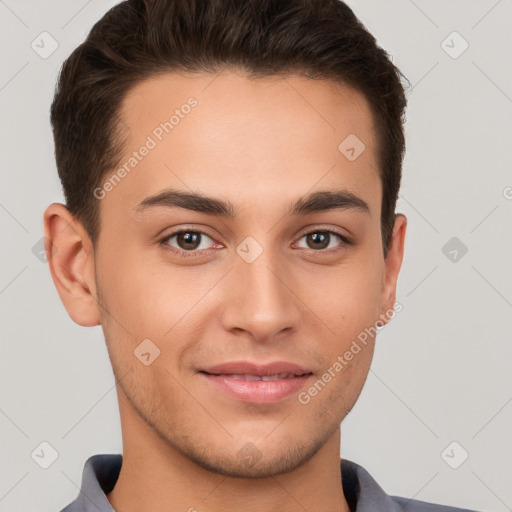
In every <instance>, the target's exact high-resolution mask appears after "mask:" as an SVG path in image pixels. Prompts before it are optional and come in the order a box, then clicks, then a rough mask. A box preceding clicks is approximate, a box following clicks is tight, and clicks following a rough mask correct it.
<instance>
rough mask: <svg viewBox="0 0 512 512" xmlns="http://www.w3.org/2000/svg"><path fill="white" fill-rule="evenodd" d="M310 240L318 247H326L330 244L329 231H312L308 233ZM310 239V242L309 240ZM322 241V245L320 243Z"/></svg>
mask: <svg viewBox="0 0 512 512" xmlns="http://www.w3.org/2000/svg"><path fill="white" fill-rule="evenodd" d="M308 237H309V240H311V241H313V245H315V244H317V245H316V248H320V249H325V248H326V247H327V246H328V245H329V233H324V232H318V233H311V234H309V235H308ZM309 240H308V242H309ZM318 243H320V247H319V245H318Z"/></svg>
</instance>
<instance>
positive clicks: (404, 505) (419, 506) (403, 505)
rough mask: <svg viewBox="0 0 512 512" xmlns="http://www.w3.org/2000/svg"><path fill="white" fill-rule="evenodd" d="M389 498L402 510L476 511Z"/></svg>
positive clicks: (423, 511) (396, 497)
mask: <svg viewBox="0 0 512 512" xmlns="http://www.w3.org/2000/svg"><path fill="white" fill-rule="evenodd" d="M390 498H391V500H393V502H394V503H395V504H396V505H398V506H399V507H400V510H401V511H402V512H478V511H476V510H473V509H469V508H457V507H449V506H447V505H438V504H437V503H430V502H426V501H420V500H413V499H410V498H401V497H399V496H390Z"/></svg>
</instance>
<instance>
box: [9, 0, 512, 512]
mask: <svg viewBox="0 0 512 512" xmlns="http://www.w3.org/2000/svg"><path fill="white" fill-rule="evenodd" d="M114 3H116V2H111V1H109V2H104V1H99V0H89V1H84V0H72V1H70V0H67V1H63V0H60V1H57V0H52V1H45V2H40V1H36V0H32V1H29V0H24V1H17V2H15V1H14V0H0V16H1V30H0V38H1V52H2V54H1V59H2V65H1V70H2V75H1V79H0V102H1V109H2V124H1V128H0V129H1V134H0V135H1V137H0V140H1V145H2V146H1V156H2V171H1V172H2V181H3V186H2V189H1V195H0V223H1V229H2V245H1V248H2V260H1V261H2V264H1V266H0V301H1V315H2V344H1V354H0V365H1V367H0V378H1V381H0V392H1V396H0V429H1V436H0V461H1V462H0V463H1V470H0V471H1V472H0V510H1V511H20V512H22V511H33V510H40V511H48V512H50V511H57V510H60V508H62V507H63V506H64V505H66V504H67V503H69V502H70V501H71V500H72V499H74V498H75V496H76V494H77V492H78V486H79V485H80V478H81V473H82V468H83V463H84V462H85V460H86V459H87V458H88V457H89V456H90V455H92V454H94V453H120V452H121V437H120V435H121V433H120V422H119V414H118V409H117V401H116V395H115V390H114V378H113V375H112V371H111V368H110V363H109V361H108V356H107V352H106V349H105V346H104V341H103V336H102V332H101V329H100V327H94V328H83V327H80V326H78V325H76V324H74V323H73V322H72V320H71V319H70V318H69V317H68V315H67V313H66V311H65V310H64V308H63V306H62V304H61V302H60V299H59V297H58V295H57V292H56V290H55V288H54V285H53V282H52V280H51V277H50V273H49V270H48V268H47V264H46V263H45V262H44V261H41V260H40V258H39V257H38V248H40V245H39V246H38V244H40V243H41V242H40V240H41V238H42V235H43V231H42V215H43V211H44V209H45V207H46V206H47V205H48V204H49V203H51V202H55V201H58V202H62V201H63V196H62V193H61V190H60V183H59V181H58V177H57V172H56V167H55V163H54V159H53V140H52V135H51V131H50V125H49V113H48V111H49V106H50V103H51V100H52V95H53V88H54V84H55V81H56V77H57V73H58V69H59V68H60V65H61V64H62V62H63V60H64V59H65V58H66V57H67V56H68V54H69V53H70V52H71V51H72V49H73V48H75V47H76V46H77V45H78V44H79V43H80V42H81V41H82V40H83V38H84V37H85V36H86V33H87V32H88V30H89V29H90V27H91V26H92V24H93V23H94V22H95V21H97V20H98V19H99V18H100V17H101V16H102V15H103V13H104V12H105V11H106V10H107V9H108V8H109V7H110V6H112V5H114ZM349 4H350V5H351V6H352V7H353V9H354V10H355V12H356V14H357V15H358V16H359V17H360V18H361V19H362V20H363V22H364V23H365V24H366V26H367V27H368V28H369V29H370V31H371V32H372V33H374V34H375V36H376V37H377V39H378V41H379V43H380V44H381V45H382V46H383V47H384V48H385V49H386V50H388V51H389V52H390V53H391V55H392V56H393V59H394V62H395V63H396V64H397V65H398V66H399V67H400V68H401V69H402V71H403V72H404V74H405V75H406V76H407V78H408V79H409V80H410V81H411V83H412V85H413V87H412V89H411V90H409V92H408V97H409V108H408V112H407V125H406V129H407V143H408V149H407V157H406V160H405V167H404V183H403V188H402V192H401V198H400V201H399V204H398V211H401V212H403V213H405V214H406V215H407V216H408V219H409V229H408V237H407V242H406V254H405V261H404V265H403V270H402V273H401V277H400V280H399V286H398V296H397V299H398V301H399V302H400V303H401V304H402V305H403V311H401V312H400V313H399V314H398V315H397V316H396V318H395V319H394V320H393V321H392V322H391V323H390V324H389V325H388V326H386V327H385V328H384V329H383V330H382V332H381V333H380V335H379V338H378V341H377V347H376V353H375V358H374V362H373V366H372V370H371V372H370V375H369V377H368V380H367V382H366V385H365V388H364V389H363V393H362V395H361V397H360V400H359V402H358V403H357V405H356V406H355V408H354V409H353V411H352V413H351V414H350V415H349V416H348V417H347V419H346V420H345V422H344V423H343V427H342V456H343V457H346V458H348V459H351V460H354V461H356V462H358V463H359V464H362V465H363V466H364V467H366V468H367V469H368V470H369V471H370V473H371V474H372V475H373V476H374V477H375V478H376V480H377V481H378V482H379V484H380V485H381V486H382V487H383V488H384V490H385V491H386V492H388V493H389V494H394V495H401V496H406V497H411V498H412V497H415V498H416V499H421V500H425V501H433V502H437V503H443V504H446V505H456V506H460V507H468V508H472V509H477V510H482V511H483V510H487V511H493V512H502V511H505V510H511V507H512V486H511V485H510V482H511V481H512V439H511V434H510V433H511V431H512V429H511V426H512V403H511V402H512V382H511V377H510V375H511V371H510V366H511V361H512V344H511V343H510V341H511V331H512V329H511V322H510V319H511V313H512V271H511V262H512V236H511V235H512V233H511V230H510V225H511V223H510V220H511V218H512V173H511V168H512V166H511V164H512V152H511V151H510V146H511V143H512V122H511V120H512V72H511V66H510V57H511V49H512V2H511V1H510V0H500V1H496V0H475V1H472V2H469V1H462V0H460V1H447V0H435V1H426V0H422V1H420V0H415V1H412V0H393V1H386V2H383V1H382V0H380V1H378V0H364V1H358V2H356V1H350V2H349ZM44 31H46V32H48V33H49V34H51V37H52V38H53V39H55V40H56V41H57V43H58V48H57V49H56V51H54V53H52V54H51V55H49V56H48V55H44V56H45V57H46V58H42V57H41V56H40V53H41V52H44V51H46V52H49V51H50V50H51V44H52V42H51V40H50V39H48V36H40V34H41V33H42V32H44ZM454 31H456V32H457V33H458V34H459V35H457V34H452V33H453V32H454ZM42 38H46V39H44V41H43V42H41V39H42ZM33 41H35V43H34V44H38V45H39V49H38V51H39V53H37V52H36V51H34V50H33V49H32V47H31V43H32V42H33ZM443 41H445V42H444V43H443ZM464 41H467V44H469V46H468V48H467V49H466V50H465V51H464V52H463V53H461V54H460V55H459V53H460V52H461V50H463V49H464V47H465V43H464ZM43 47H44V48H43ZM36 48H37V47H36ZM453 237H456V238H457V239H456V240H454V241H452V242H450V244H449V245H448V246H447V247H445V244H447V243H448V242H449V240H450V239H452V238H453ZM34 247H35V249H34ZM443 247H445V248H444V249H443ZM464 247H466V248H467V253H466V254H463V252H464ZM454 251H455V252H454ZM43 441H46V442H48V443H50V444H51V445H52V446H53V447H54V448H55V450H56V451H57V452H58V458H57V460H56V461H55V462H54V463H53V464H52V465H51V466H50V467H49V468H48V469H42V468H41V467H40V466H39V465H38V464H36V462H35V461H34V460H33V459H32V458H31V453H32V452H33V451H34V450H35V449H36V448H38V447H39V446H40V443H41V442H43ZM454 441H455V442H456V443H457V444H451V443H452V442H454ZM449 445H451V446H449ZM447 447H448V449H446V448H447ZM466 452H467V453H468V454H469V457H468V458H467V460H465V461H464V462H463V463H462V464H461V465H460V466H459V467H458V468H457V469H453V467H450V465H449V464H448V463H450V464H451V465H452V466H457V465H458V464H460V462H461V461H462V460H463V458H464V456H465V453H466ZM311 512H312V511H311Z"/></svg>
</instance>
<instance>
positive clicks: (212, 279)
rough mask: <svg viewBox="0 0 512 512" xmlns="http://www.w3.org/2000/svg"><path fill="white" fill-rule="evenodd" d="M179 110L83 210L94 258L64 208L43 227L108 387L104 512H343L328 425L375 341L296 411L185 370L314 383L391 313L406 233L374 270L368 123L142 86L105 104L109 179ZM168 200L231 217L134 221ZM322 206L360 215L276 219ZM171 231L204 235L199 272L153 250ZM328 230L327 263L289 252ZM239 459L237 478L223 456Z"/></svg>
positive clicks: (352, 391)
mask: <svg viewBox="0 0 512 512" xmlns="http://www.w3.org/2000/svg"><path fill="white" fill-rule="evenodd" d="M189 97H194V98H196V99H197V101H198V104H197V106H196V107H195V108H193V109H192V110H191V112H190V113H189V114H188V115H186V116H185V117H184V118H183V119H180V122H179V125H177V126H175V128H174V129H173V130H172V132H170V133H169V134H167V135H165V137H164V138H163V140H162V142H160V143H159V144H158V145H157V147H156V148H154V149H152V150H151V151H150V152H149V154H148V155H147V156H146V157H145V158H144V159H142V160H141V161H140V162H139V163H138V165H137V166H136V168H134V169H133V170H132V171H131V172H130V173H129V174H128V175H127V176H126V177H125V178H124V179H123V180H122V181H121V182H120V183H119V184H117V185H116V186H115V187H114V188H113V189H112V190H111V191H109V192H108V193H107V194H106V195H105V197H104V198H103V199H102V200H101V201H99V203H100V215H101V231H100V236H99V239H98V243H97V245H96V247H95V248H93V247H92V244H91V241H90V239H89V237H88V236H87V233H86V231H85V229H84V228H83V226H82V225H81V223H80V222H78V221H77V220H76V219H75V218H74V217H73V216H71V215H70V213H69V212H68V211H67V209H66V208H65V207H64V206H63V205H61V204H57V203H54V204H52V205H50V206H49V207H48V209H47V210H46V212H45V215H44V225H45V236H46V237H47V240H48V242H47V254H48V257H49V262H50V269H51V273H52V277H53V280H54V282H55V285H56V288H57V290H58V292H59V295H60V297H61V300H62V302H63V303H64V305H65V307H66V309H67V311H68V313H69V315H70V317H71V318H72V319H73V320H74V321H75V322H76V323H78V324H79V325H83V326H92V325H98V324H101V326H102V329H103V331H104V334H105V339H106V343H107V347H108V351H109V356H110V359H111V362H112V366H113V370H114V374H115V377H116V380H117V394H118V400H119V409H120V415H121V424H122V434H123V466H122V469H121V473H120V477H119V480H118V482H117V484H116V486H115V488H114V490H113V491H112V492H110V493H109V494H108V499H109V501H110V502H111V504H112V505H113V507H114V508H115V509H116V510H122V511H123V512H132V511H133V512H134V511H137V510H153V511H164V510H165V511H171V512H173V511H183V510H189V509H190V508H191V507H194V508H195V509H197V510H199V511H200V512H201V511H220V510H223V511H235V510H245V511H246V512H251V511H262V510H264V511H269V512H271V511H279V512H287V511H290V512H291V511H296V510H298V509H302V508H304V509H306V510H326V511H344V512H346V511H348V510H349V508H348V505H347V502H346V500H345V497H344V495H343V490H342V486H341V474H340V457H339V453H340V424H341V422H342V420H343V419H344V418H345V416H346V415H347V414H348V412H349V411H350V410H351V409H352V407H353V406H354V404H355V402H356V400H357V398H358V397H359V395H360V392H361V390H362V387H363V385H364V382H365V380H366V377H367V375H368V372H369V368H370V363H371V360H372V355H373V350H374V343H375V339H374V338H370V339H369V341H368V343H367V345H366V346H365V347H364V348H363V350H361V351H360V352H359V353H358V354H357V355H355V356H354V358H353V359H352V360H351V361H350V363H349V364H348V365H347V366H346V367H345V368H344V369H343V371H341V372H339V373H338V374H337V375H336V377H334V378H333V379H332V380H331V381H330V382H329V384H328V385H326V386H325V388H323V389H322V390H321V391H320V392H319V393H318V394H317V395H316V396H314V397H312V398H311V401H310V402H309V403H308V404H301V403H300V402H299V401H298V399H297V396H298V394H297V393H294V394H293V395H291V396H289V397H286V398H285V399H283V400H282V401H280V402H278V403H273V404H253V403H246V402H241V401H239V400H236V399H234V398H231V397H229V396H227V395H225V394H223V393H220V392H218V391H216V390H214V389H212V388H211V387H210V386H208V385H207V383H205V382H204V379H203V378H201V376H200V375H199V374H198V373H197V371H198V369H199V368H201V367H203V368H204V367H207V366H209V365H213V364H220V363H224V362H228V361H240V360H250V361H257V362H260V363H266V362H269V361H278V360H279V361H289V362H294V363H297V364H299V365H302V366H304V367H307V368H308V369H309V370H310V371H312V372H313V374H314V379H313V380H317V379H318V378H319V377H321V376H322V374H323V373H324V372H325V371H326V370H327V369H328V368H329V367H332V365H333V363H334V362H335V361H336V360H337V357H338V356H339V355H342V354H344V353H345V352H346V350H348V348H349V347H350V345H351V343H352V341H353V340H354V339H356V338H357V336H358V334H360V333H361V332H362V331H364V329H365V328H368V327H370V326H374V325H375V323H376V321H377V320H379V318H380V319H382V315H386V312H388V313H389V311H392V309H393V305H394V303H395V292H396V283H397V278H398V273H399V270H400V266H401V263H402V257H403V249H404V238H405V231H406V218H405V217H404V216H403V215H397V216H396V221H395V226H394V231H393V237H392V241H391V244H390V247H389V253H388V255H387V257H386V258H384V256H383V248H382V239H381V226H380V209H381V201H382V185H381V181H380V177H379V172H378V166H377V161H376V134H375V132H374V129H373V124H374V122H373V118H372V114H371V111H370V108H369V106H368V103H367V101H366V99H365V98H364V96H363V95H362V94H360V93H359V92H357V91H355V90H353V89H351V88H348V87H346V86H341V85H339V84H335V83H334V82H331V81H328V80H324V81H320V80H308V79H306V78H304V77H298V76H287V77H285V78H283V77H281V76H275V77H270V78H265V79H256V80H254V79H253V80H251V79H249V78H247V77H245V76H244V75H243V74H242V73H241V72H235V71H223V72H222V73H219V74H218V75H215V76H213V75H211V74H195V75H181V74H179V75H178V74H165V75H160V76H158V77H154V78H151V79H148V80H146V81H144V82H141V83H140V84H138V85H137V86H136V87H135V88H133V89H132V90H131V91H130V92H129V94H128V95H127V97H126V99H125V101H124V103H123V106H122V111H121V113H122V120H123V122H124V124H125V125H126V127H128V128H129V130H126V131H125V135H126V142H125V145H124V147H125V150H126V151H125V155H124V156H123V158H122V159H121V160H122V161H121V162H120V165H122V163H123V162H125V161H126V159H127V158H128V157H129V156H130V155H131V154H132V152H133V151H134V150H137V149H138V148H139V147H140V146H141V145H142V144H143V143H144V141H145V140H146V137H147V136H148V135H150V134H151V133H152V131H153V130H154V129H155V127H156V126H158V125H159V124H160V123H161V122H162V121H164V120H166V119H168V118H169V115H170V114H171V113H172V112H173V111H174V109H176V108H180V106H181V105H183V104H184V103H186V101H187V99H188V98H189ZM348 134H356V135H357V137H358V138H359V139H360V140H361V141H363V142H364V144H365V146H366V149H365V151H364V152H363V153H362V154H361V155H360V156H359V157H358V158H357V159H356V160H355V161H349V160H348V159H347V158H346V157H345V156H344V155H343V154H342V153H341V152H340V151H339V150H338V145H339V144H340V142H341V141H343V140H344V139H345V138H346V137H347V135H348ZM107 178H108V176H107ZM169 188H172V189H178V190H180V191H184V192H194V193H197V194H204V195H207V196H211V197H215V198H218V199H222V200H225V201H230V202H231V203H232V204H233V206H234V208H235V209H236V210H237V215H236V217H234V218H233V219H229V218H225V217H219V216H216V215H211V214H207V213H203V212H195V211H191V210H187V209H183V208H171V207H165V206H158V207H154V208H148V209H146V210H145V211H144V212H142V213H141V212H137V211H136V207H137V205H139V204H140V203H141V201H143V200H144V199H145V198H147V197H149V196H152V195H155V194H157V193H159V192H161V191H162V190H165V189H169ZM340 189H344V190H347V191H350V192H351V193H353V194H355V195H356V196H358V197H359V198H361V199H362V200H364V201H365V202H366V203H367V205H368V207H369V211H368V212H365V211H363V210H361V209H356V208H345V209H330V210H326V211H318V212H314V213H308V214H306V215H288V214H287V212H288V210H289V208H290V205H291V204H292V203H293V202H295V201H296V200H297V199H298V198H299V197H301V196H305V195H307V194H310V193H312V192H317V191H325V190H340ZM180 229H188V230H189V231H194V230H198V229H199V230H201V231H204V232H206V234H207V236H206V237H204V238H202V239H201V242H200V246H198V248H197V249H195V253H196V254H199V255H198V256H192V257H180V256H179V255H177V254H176V253H173V252H172V249H173V248H174V249H179V248H181V249H182V250H186V248H187V247H189V246H187V245H186V244H183V241H182V242H181V245H180V243H179V239H178V237H173V238H167V239H166V240H164V241H163V242H162V240H163V239H164V238H165V237H169V236H170V235H171V234H173V233H175V232H176V231H179V230H180ZM327 230H332V231H336V232H338V233H340V234H342V235H343V236H345V237H347V238H348V239H349V240H350V241H351V243H350V244H344V243H343V242H342V241H341V240H340V239H339V238H337V237H336V236H335V235H332V236H331V238H330V241H329V245H328V249H327V250H329V249H331V248H333V251H331V252H330V253H326V252H325V251H326V249H322V246H320V245H318V242H317V245H315V241H314V240H313V241H311V239H310V237H308V236H305V235H307V234H308V233H319V232H320V233H323V232H325V231H327ZM248 236H251V237H253V238H254V239H255V240H256V241H257V242H258V244H259V245H260V246H261V247H262V249H263V252H262V253H261V255H260V256H259V257H258V258H256V260H255V261H253V262H252V263H247V262H246V261H245V260H244V259H243V258H241V257H240V256H239V254H238V253H237V252H236V248H237V246H238V245H239V244H240V243H241V242H242V241H244V240H245V238H246V237H248ZM165 244H166V245H165ZM166 246H167V247H168V248H169V249H170V250H166V249H165V247H166ZM184 247H185V249H184ZM189 251H190V249H189ZM322 251H324V252H322ZM50 256H51V257H50ZM384 323H385V321H384ZM144 339H150V340H152V342H153V343H154V344H155V345H156V346H157V347H158V348H159V350H160V356H159V357H158V358H156V359H155V360H154V362H153V363H152V364H150V365H149V366H145V365H144V364H142V363H141V361H140V360H139V359H138V358H137V357H135V355H134V350H135V349H136V347H137V346H138V345H139V344H140V343H141V341H142V340H144ZM310 384H311V383H310ZM310 384H309V385H310ZM251 443H252V444H251ZM244 447H245V448H244ZM244 449H245V451H247V450H248V451H249V452H250V454H252V455H253V456H254V459H255V460H256V462H255V463H253V464H251V463H249V462H248V461H247V459H244V458H243V457H241V456H240V453H239V452H240V450H242V452H241V453H245V452H244V451H243V450H244ZM148 489H150V492H148Z"/></svg>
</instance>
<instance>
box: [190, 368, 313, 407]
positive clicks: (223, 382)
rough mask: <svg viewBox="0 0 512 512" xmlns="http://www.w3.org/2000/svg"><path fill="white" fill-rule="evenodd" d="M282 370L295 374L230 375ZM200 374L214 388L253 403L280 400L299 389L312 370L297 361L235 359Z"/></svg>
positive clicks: (260, 373)
mask: <svg viewBox="0 0 512 512" xmlns="http://www.w3.org/2000/svg"><path fill="white" fill-rule="evenodd" d="M281 373H288V374H295V376H294V377H286V378H278V379H276V380H243V379H240V378H234V377H232V376H231V375H238V376H240V375H250V376H270V375H278V374H281ZM199 375H201V377H202V378H204V379H206V381H207V382H208V384H209V385H211V386H212V387H213V388H214V389H215V390H217V391H221V392H223V393H225V394H227V395H228V396H231V397H232V398H235V399H237V400H240V401H243V402H249V403H254V404H270V403H277V402H280V401H281V400H284V399H285V398H286V397H288V396H290V395H291V394H293V393H295V392H297V391H299V390H300V389H301V388H302V387H303V386H304V385H305V383H306V382H307V381H308V380H309V379H310V378H311V377H312V376H313V373H312V372H311V371H310V370H308V369H307V368H304V367H302V366H299V365H297V364H294V363H287V362H282V361H275V362H272V363H269V364H264V365H263V364H257V363H251V362H247V361H238V362H230V363H225V364H221V365H216V366H212V367H209V368H206V369H204V370H200V371H199Z"/></svg>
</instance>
